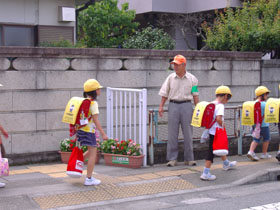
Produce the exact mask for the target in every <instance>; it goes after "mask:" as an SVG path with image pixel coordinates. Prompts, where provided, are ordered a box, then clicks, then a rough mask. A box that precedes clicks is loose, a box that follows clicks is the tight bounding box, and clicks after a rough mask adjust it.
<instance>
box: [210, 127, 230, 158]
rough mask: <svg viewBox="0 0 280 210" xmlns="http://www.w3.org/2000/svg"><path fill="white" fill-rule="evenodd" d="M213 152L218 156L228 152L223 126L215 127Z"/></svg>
mask: <svg viewBox="0 0 280 210" xmlns="http://www.w3.org/2000/svg"><path fill="white" fill-rule="evenodd" d="M213 154H214V155H218V156H224V155H227V154H228V138H227V132H226V129H225V128H216V134H215V137H214V141H213Z"/></svg>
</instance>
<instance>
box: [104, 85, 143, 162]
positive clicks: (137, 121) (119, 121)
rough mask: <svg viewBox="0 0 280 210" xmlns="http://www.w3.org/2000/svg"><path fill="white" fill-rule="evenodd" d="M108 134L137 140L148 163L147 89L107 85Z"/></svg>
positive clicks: (111, 136) (123, 138)
mask: <svg viewBox="0 0 280 210" xmlns="http://www.w3.org/2000/svg"><path fill="white" fill-rule="evenodd" d="M137 113H138V114H137ZM107 135H108V137H109V138H114V139H115V138H117V139H119V140H127V139H132V140H134V141H136V142H137V143H138V144H140V145H141V148H142V152H143V154H144V155H145V157H144V163H143V165H144V166H146V165H147V89H141V90H139V89H125V88H110V87H107Z"/></svg>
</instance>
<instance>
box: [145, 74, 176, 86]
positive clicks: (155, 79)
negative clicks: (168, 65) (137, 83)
mask: <svg viewBox="0 0 280 210" xmlns="http://www.w3.org/2000/svg"><path fill="white" fill-rule="evenodd" d="M173 72H174V71H170V70H162V71H147V87H149V88H150V87H158V88H160V87H161V86H162V84H163V83H164V81H165V80H166V78H167V77H168V76H169V75H170V74H172V73H173Z"/></svg>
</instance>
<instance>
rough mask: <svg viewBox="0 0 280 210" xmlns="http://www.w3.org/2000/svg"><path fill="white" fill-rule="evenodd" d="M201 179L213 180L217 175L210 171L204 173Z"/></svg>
mask: <svg viewBox="0 0 280 210" xmlns="http://www.w3.org/2000/svg"><path fill="white" fill-rule="evenodd" d="M200 179H202V180H204V181H213V180H215V179H216V176H215V175H212V174H211V173H210V172H209V173H208V174H205V173H202V174H201V176H200Z"/></svg>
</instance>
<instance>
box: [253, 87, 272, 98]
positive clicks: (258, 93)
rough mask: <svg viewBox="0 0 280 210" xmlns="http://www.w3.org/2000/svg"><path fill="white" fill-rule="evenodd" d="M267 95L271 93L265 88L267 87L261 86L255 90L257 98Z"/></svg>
mask: <svg viewBox="0 0 280 210" xmlns="http://www.w3.org/2000/svg"><path fill="white" fill-rule="evenodd" d="M265 93H270V90H268V88H267V87H265V86H259V87H257V88H256V90H255V94H256V96H261V95H263V94H265Z"/></svg>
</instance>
